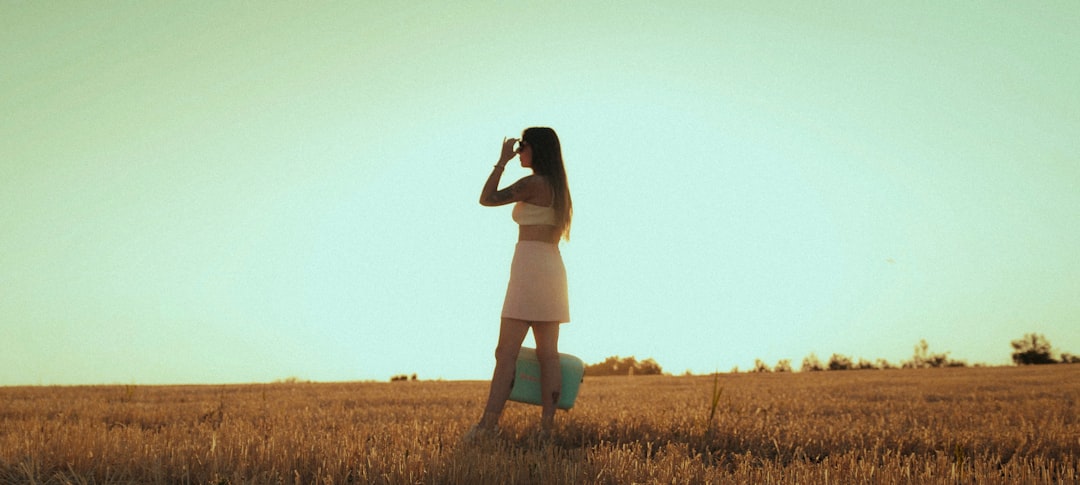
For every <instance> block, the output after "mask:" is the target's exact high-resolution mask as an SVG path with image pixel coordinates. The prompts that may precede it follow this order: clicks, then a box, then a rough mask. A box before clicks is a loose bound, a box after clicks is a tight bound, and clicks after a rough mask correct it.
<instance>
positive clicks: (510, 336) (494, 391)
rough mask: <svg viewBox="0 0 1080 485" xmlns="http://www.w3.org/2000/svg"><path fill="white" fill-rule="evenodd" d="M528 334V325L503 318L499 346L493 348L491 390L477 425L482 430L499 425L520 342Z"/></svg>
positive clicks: (507, 396) (510, 386)
mask: <svg viewBox="0 0 1080 485" xmlns="http://www.w3.org/2000/svg"><path fill="white" fill-rule="evenodd" d="M527 333H529V323H528V322H525V321H522V320H516V319H513V318H503V319H502V324H501V325H500V327H499V345H498V347H496V348H495V372H494V373H493V374H492V376H491V389H490V390H489V391H488V400H487V405H485V406H484V416H483V417H481V418H480V424H479V425H478V426H479V427H480V428H483V429H489V430H490V429H494V428H495V426H497V425H498V424H499V418H500V417H501V416H502V412H503V407H505V406H506V400H507V399H508V398H509V397H510V389H511V388H512V387H513V385H514V371H515V370H516V368H517V357H518V352H520V351H521V342H522V341H524V340H525V335H526V334H527Z"/></svg>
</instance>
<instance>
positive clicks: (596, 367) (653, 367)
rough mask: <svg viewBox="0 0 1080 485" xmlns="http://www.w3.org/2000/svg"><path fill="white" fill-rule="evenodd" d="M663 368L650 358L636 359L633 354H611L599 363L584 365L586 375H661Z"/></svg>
mask: <svg viewBox="0 0 1080 485" xmlns="http://www.w3.org/2000/svg"><path fill="white" fill-rule="evenodd" d="M663 373H664V370H663V369H661V368H660V364H657V363H656V361H655V360H653V359H652V358H648V359H645V360H641V361H639V360H637V359H636V358H634V357H633V356H630V357H623V358H619V356H617V355H616V356H612V357H608V358H607V359H604V361H603V362H600V363H599V364H590V365H586V366H585V375H587V376H645V375H661V374H663Z"/></svg>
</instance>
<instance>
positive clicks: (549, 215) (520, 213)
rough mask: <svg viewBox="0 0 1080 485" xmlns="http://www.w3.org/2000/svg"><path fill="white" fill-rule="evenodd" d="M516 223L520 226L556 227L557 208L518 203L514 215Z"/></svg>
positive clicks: (515, 205)
mask: <svg viewBox="0 0 1080 485" xmlns="http://www.w3.org/2000/svg"><path fill="white" fill-rule="evenodd" d="M512 216H513V218H514V222H516V223H518V225H519V226H554V225H555V208H554V207H544V206H542V205H536V204H530V203H528V202H518V203H516V204H514V212H513V214H512Z"/></svg>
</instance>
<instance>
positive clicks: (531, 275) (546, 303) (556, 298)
mask: <svg viewBox="0 0 1080 485" xmlns="http://www.w3.org/2000/svg"><path fill="white" fill-rule="evenodd" d="M502 316H503V317H506V318H514V319H518V320H525V321H527V322H559V323H564V322H569V321H570V303H569V296H568V291H567V289H566V267H565V266H563V260H562V254H560V253H559V245H558V244H552V243H546V242H540V241H518V243H517V246H516V247H515V248H514V260H513V262H512V263H511V264H510V283H509V284H507V286H506V299H505V300H503V309H502Z"/></svg>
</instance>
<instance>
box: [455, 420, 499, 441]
mask: <svg viewBox="0 0 1080 485" xmlns="http://www.w3.org/2000/svg"><path fill="white" fill-rule="evenodd" d="M498 435H499V428H498V427H494V428H488V427H483V426H480V425H479V424H478V425H476V426H473V427H472V428H469V431H468V432H467V433H465V436H463V437H462V438H461V441H463V442H465V443H469V444H472V443H478V442H480V441H485V440H489V439H491V438H494V437H496V436H498Z"/></svg>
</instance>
